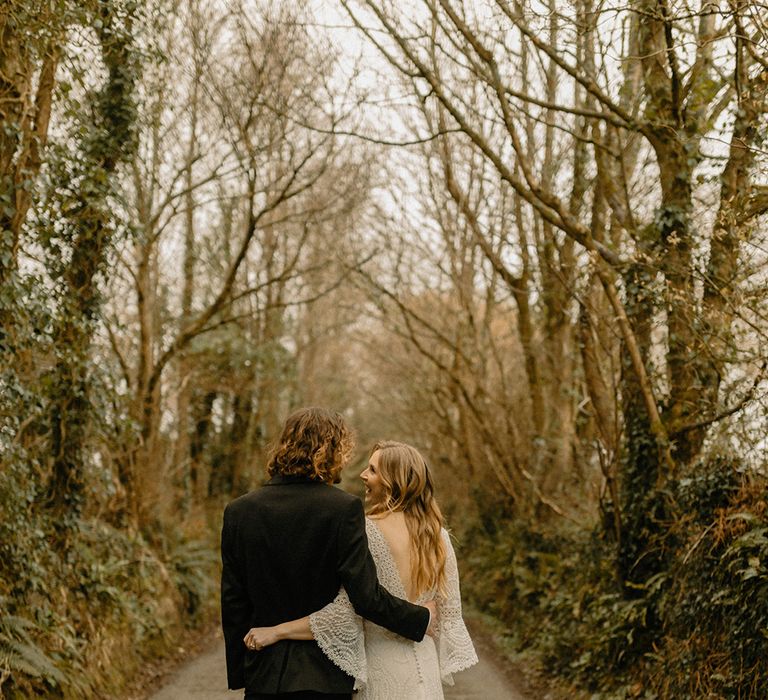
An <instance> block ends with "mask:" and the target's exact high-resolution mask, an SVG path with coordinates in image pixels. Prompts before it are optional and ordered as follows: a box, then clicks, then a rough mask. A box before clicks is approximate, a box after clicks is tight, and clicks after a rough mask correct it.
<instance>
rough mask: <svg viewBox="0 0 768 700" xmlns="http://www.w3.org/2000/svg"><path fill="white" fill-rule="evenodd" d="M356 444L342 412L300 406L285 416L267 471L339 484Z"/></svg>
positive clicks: (271, 474) (271, 473)
mask: <svg viewBox="0 0 768 700" xmlns="http://www.w3.org/2000/svg"><path fill="white" fill-rule="evenodd" d="M354 446H355V440H354V435H353V433H352V431H351V429H350V428H349V426H348V425H347V424H346V422H345V421H344V419H343V418H342V417H341V414H339V413H336V412H335V411H328V410H326V409H324V408H314V407H313V408H300V409H299V410H298V411H294V412H293V413H292V414H291V415H290V416H288V418H287V419H286V421H285V425H284V426H283V432H282V434H281V435H280V441H279V442H278V443H277V445H276V446H275V448H274V449H273V450H272V455H271V457H270V460H269V463H268V464H267V472H268V474H269V475H270V476H276V475H278V474H281V475H283V476H307V477H309V478H311V479H318V480H321V481H325V482H327V483H329V484H337V483H339V481H340V480H341V470H342V469H344V466H345V465H346V463H347V462H348V461H349V457H350V454H351V453H352V449H353V448H354Z"/></svg>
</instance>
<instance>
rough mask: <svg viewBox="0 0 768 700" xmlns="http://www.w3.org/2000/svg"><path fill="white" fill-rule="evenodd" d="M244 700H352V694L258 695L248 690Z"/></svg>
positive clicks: (299, 693) (309, 691) (311, 691)
mask: <svg viewBox="0 0 768 700" xmlns="http://www.w3.org/2000/svg"><path fill="white" fill-rule="evenodd" d="M243 700H352V693H318V692H317V691H316V690H300V691H298V692H297V693H256V692H254V691H252V690H246V691H245V697H244V698H243Z"/></svg>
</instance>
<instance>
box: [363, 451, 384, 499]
mask: <svg viewBox="0 0 768 700" xmlns="http://www.w3.org/2000/svg"><path fill="white" fill-rule="evenodd" d="M380 455H381V450H376V451H375V452H374V453H373V454H372V455H371V456H370V458H369V459H368V466H367V467H366V468H365V470H364V471H363V473H362V474H360V478H361V479H362V480H363V483H364V484H365V503H366V505H368V506H374V505H377V504H379V503H381V502H382V501H383V500H384V482H383V481H382V479H381V475H380V474H379V456H380Z"/></svg>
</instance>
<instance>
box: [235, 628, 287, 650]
mask: <svg viewBox="0 0 768 700" xmlns="http://www.w3.org/2000/svg"><path fill="white" fill-rule="evenodd" d="M243 641H244V642H245V646H247V647H248V648H249V649H251V650H252V651H261V650H262V649H263V648H264V647H268V646H270V645H271V644H274V643H275V642H276V641H278V636H277V632H276V628H275V627H251V629H249V630H248V634H246V635H245V637H243Z"/></svg>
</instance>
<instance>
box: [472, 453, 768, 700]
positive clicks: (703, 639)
mask: <svg viewBox="0 0 768 700" xmlns="http://www.w3.org/2000/svg"><path fill="white" fill-rule="evenodd" d="M703 472H704V473H702V474H699V475H697V476H696V477H692V478H686V479H681V480H680V481H679V483H678V484H676V486H675V489H674V490H673V492H672V493H671V502H673V503H674V504H675V506H676V509H677V512H676V518H675V520H674V522H673V523H672V524H671V526H670V527H669V528H668V530H667V532H665V533H664V534H663V536H664V537H665V546H667V547H668V548H670V547H673V549H671V553H670V557H669V565H668V567H667V568H666V569H665V570H664V571H662V572H660V573H658V574H657V575H655V576H653V577H652V578H651V579H649V580H648V581H647V582H645V584H644V585H643V586H642V587H639V588H637V589H635V590H632V591H631V592H630V593H628V592H627V590H626V587H625V586H624V585H623V584H622V582H621V581H620V580H619V578H618V576H617V573H616V566H615V561H616V543H615V542H614V541H611V540H610V539H609V538H606V537H604V536H603V535H602V533H601V532H600V531H594V530H593V531H589V530H584V529H579V528H577V527H575V526H573V525H571V524H562V523H561V524H559V525H558V526H556V527H555V526H552V525H549V526H548V527H541V526H539V527H537V526H534V525H532V524H530V523H528V522H521V521H519V520H517V519H515V518H514V516H513V514H512V513H511V512H510V511H509V510H505V509H504V508H503V507H502V506H499V505H498V504H495V505H494V506H493V510H489V509H488V508H487V506H486V510H485V514H484V517H482V518H480V519H478V520H477V521H476V522H475V523H474V525H472V526H471V527H469V528H467V529H466V530H465V531H464V532H463V533H462V535H461V541H462V547H461V552H462V560H463V561H462V564H463V566H462V588H463V590H464V593H465V595H466V597H467V598H468V601H469V602H470V603H471V604H472V605H474V606H475V607H477V608H479V609H481V610H483V611H485V612H487V613H489V614H492V615H493V616H494V617H497V618H499V619H500V620H502V621H503V622H504V624H505V625H506V627H507V628H508V630H509V637H510V639H511V641H512V643H513V645H514V648H515V649H516V651H518V652H520V651H522V650H528V651H529V652H533V653H535V654H536V656H537V658H539V659H540V660H541V661H542V663H543V665H544V667H545V669H546V670H547V671H548V672H550V673H554V674H557V675H559V676H561V677H564V678H566V679H568V680H569V681H571V682H574V683H576V684H577V685H578V686H580V687H582V688H584V689H586V690H588V691H591V692H592V693H594V695H593V697H594V698H596V699H597V698H606V699H607V698H647V699H651V698H660V699H661V698H663V699H667V698H670V699H675V700H678V699H680V700H683V699H687V698H691V699H695V698H702V699H707V700H719V699H724V700H758V699H761V700H762V699H764V698H767V697H768V506H767V504H766V488H765V487H766V484H765V481H764V480H763V479H761V478H757V477H752V478H749V479H747V478H745V477H744V475H742V474H740V473H739V472H737V471H736V470H734V469H731V468H729V467H728V466H727V465H723V464H716V465H712V466H711V467H710V468H709V469H708V470H703ZM670 543H673V544H672V545H671V544H670Z"/></svg>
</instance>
